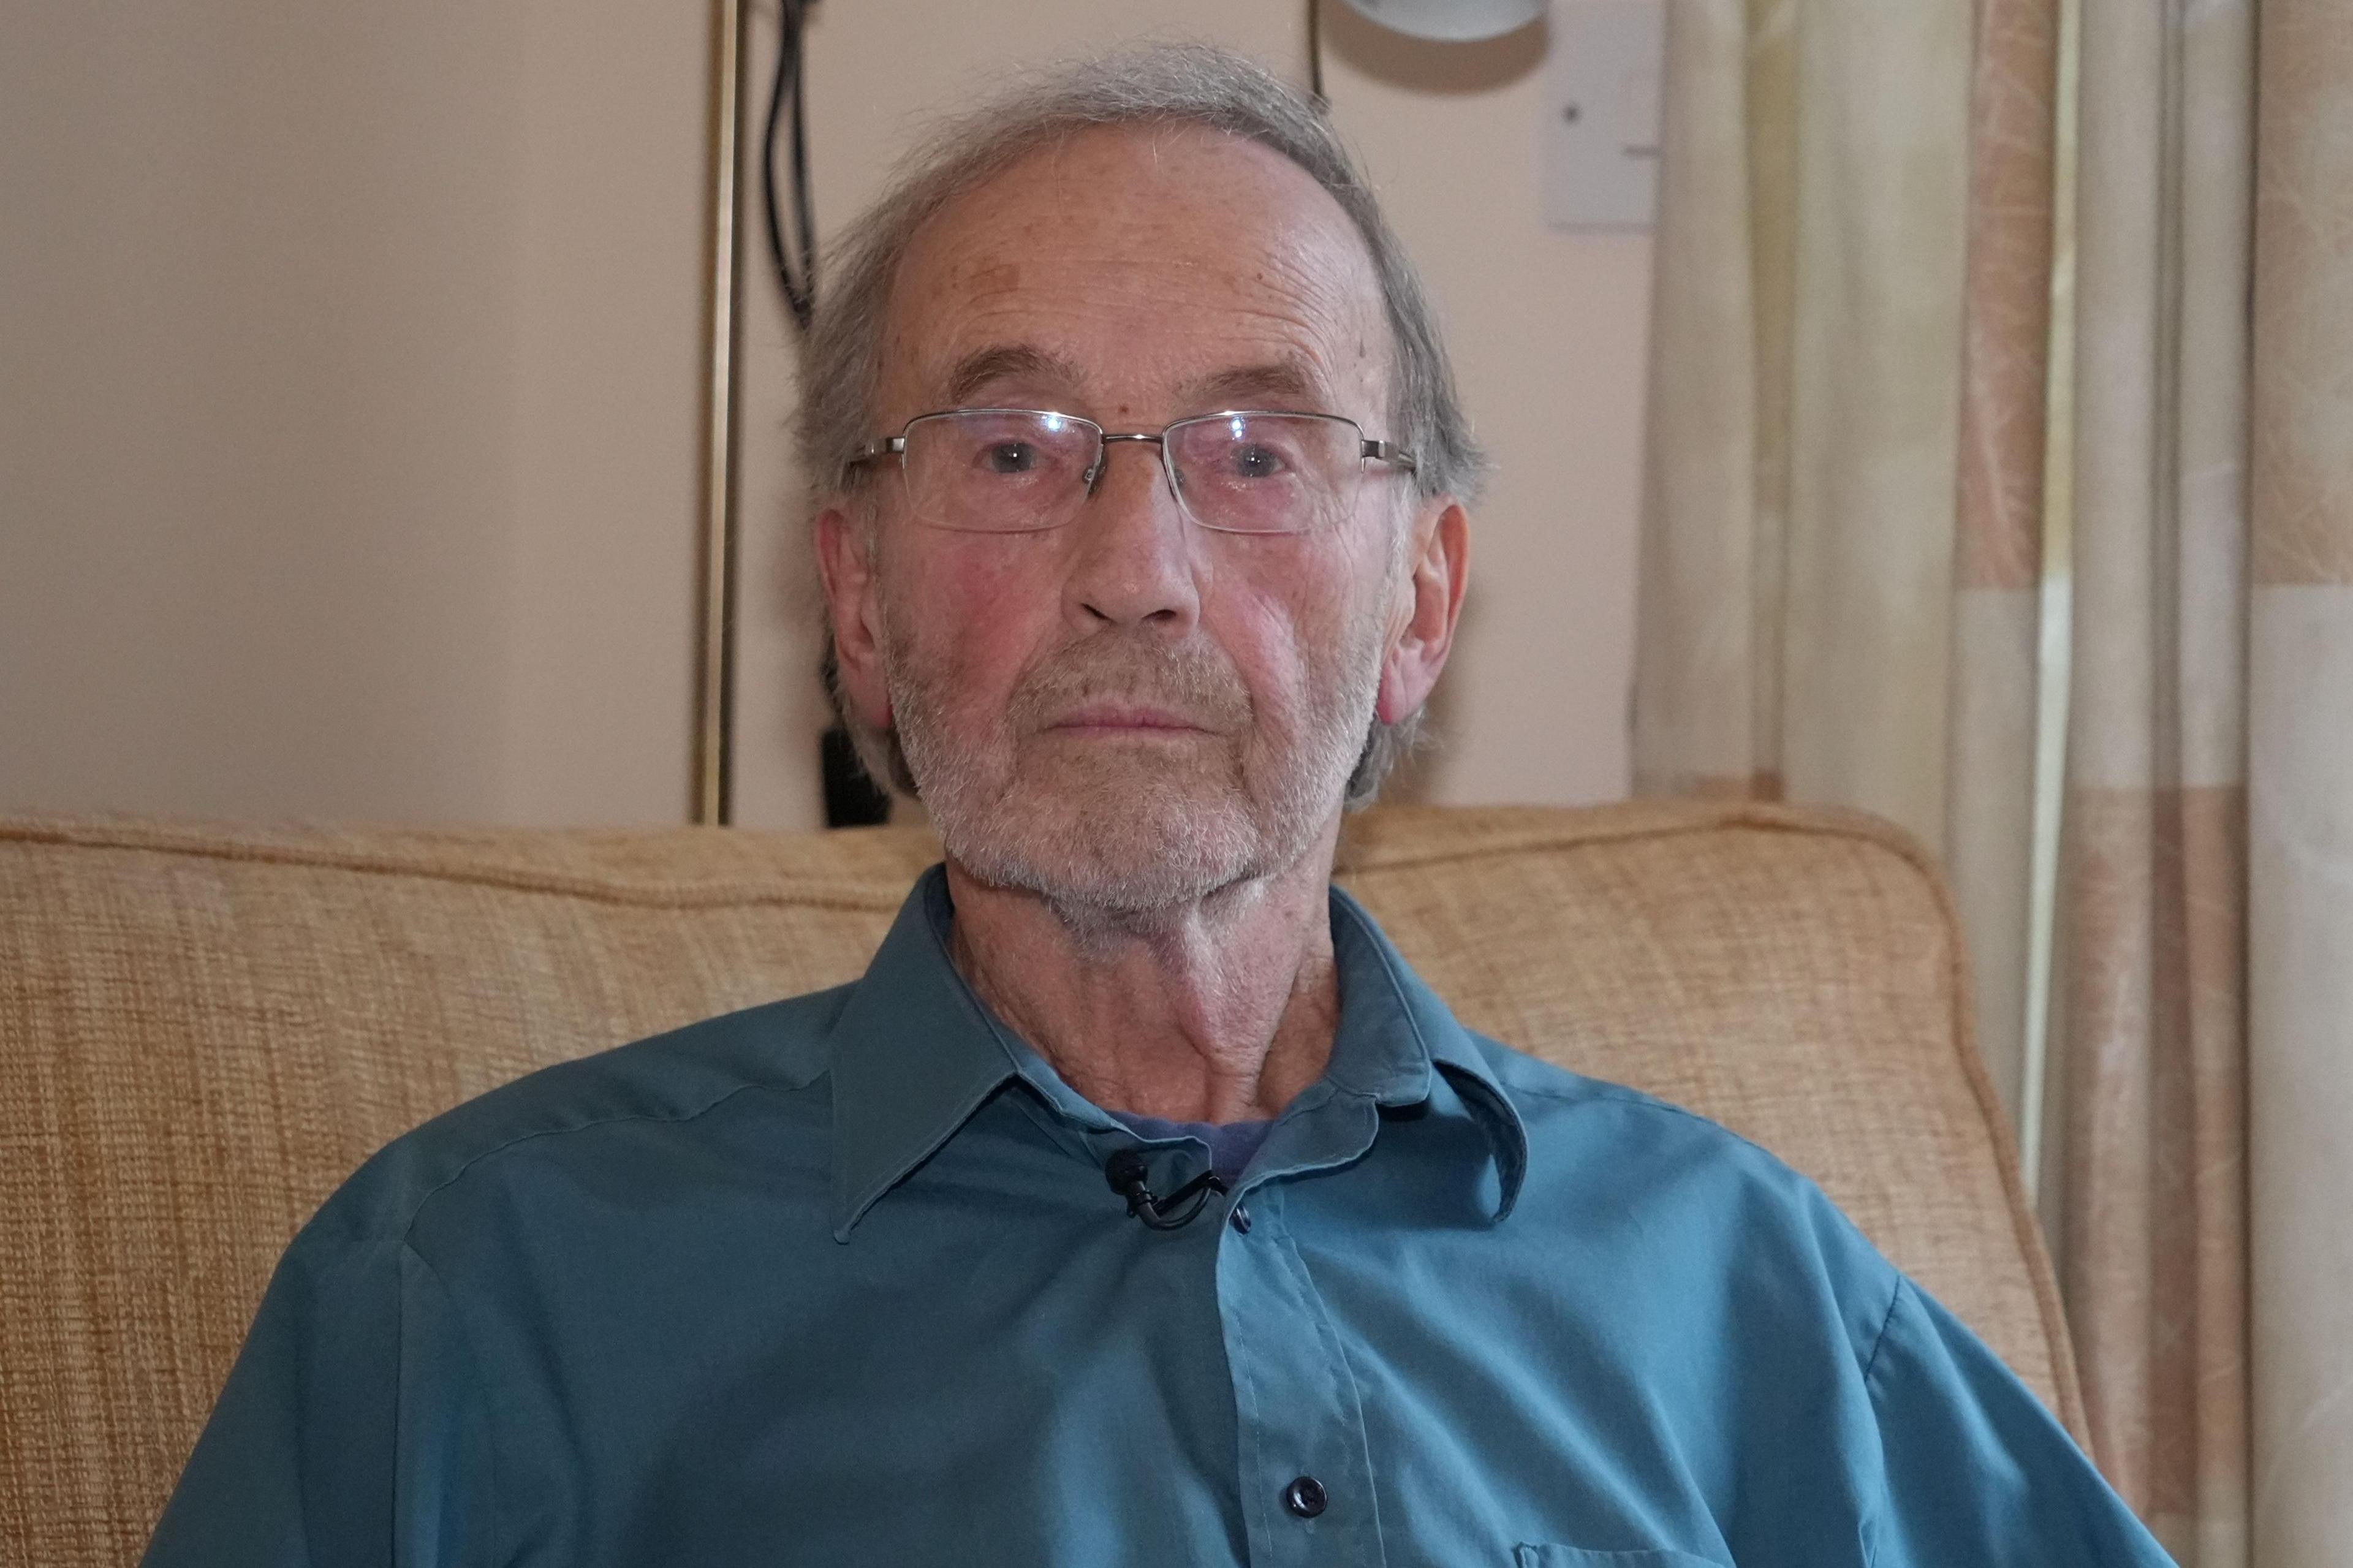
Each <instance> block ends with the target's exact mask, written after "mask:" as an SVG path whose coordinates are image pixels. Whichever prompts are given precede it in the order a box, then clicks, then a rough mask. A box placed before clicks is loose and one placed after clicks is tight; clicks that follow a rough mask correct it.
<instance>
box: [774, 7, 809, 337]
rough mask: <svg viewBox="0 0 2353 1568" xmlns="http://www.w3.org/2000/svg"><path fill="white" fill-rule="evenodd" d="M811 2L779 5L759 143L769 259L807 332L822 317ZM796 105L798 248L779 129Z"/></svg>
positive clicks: (788, 302)
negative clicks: (788, 225)
mask: <svg viewBox="0 0 2353 1568" xmlns="http://www.w3.org/2000/svg"><path fill="white" fill-rule="evenodd" d="M811 3H812V0H776V81H775V83H774V85H772V86H771V87H770V88H769V89H768V125H767V131H766V133H765V135H763V136H762V137H761V138H760V174H761V179H760V190H761V194H762V196H763V197H764V198H765V199H764V205H765V207H766V209H767V216H768V254H769V256H770V257H771V258H774V259H775V261H776V281H777V282H779V283H781V284H783V285H784V289H785V303H786V305H787V306H789V307H790V308H791V310H792V312H793V320H794V321H797V322H799V323H800V326H801V330H802V331H807V330H808V324H809V322H810V321H811V320H812V319H813V318H814V317H815V316H816V314H817V223H816V220H815V219H814V218H812V217H811V216H810V215H809V173H808V99H807V94H806V93H804V92H803V91H802V90H801V23H802V21H803V19H804V18H805V17H806V16H807V11H808V7H809V5H810V4H811ZM787 98H789V99H790V100H792V105H793V146H792V155H793V195H792V202H793V245H792V247H791V248H790V249H789V250H787V249H786V245H785V226H784V219H783V217H782V215H781V214H780V213H779V211H778V204H777V201H776V124H777V121H780V120H782V119H783V118H784V112H785V100H786V99H787Z"/></svg>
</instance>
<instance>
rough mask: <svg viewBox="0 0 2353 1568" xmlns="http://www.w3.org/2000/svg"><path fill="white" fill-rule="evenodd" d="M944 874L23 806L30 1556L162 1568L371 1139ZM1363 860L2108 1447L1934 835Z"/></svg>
mask: <svg viewBox="0 0 2353 1568" xmlns="http://www.w3.org/2000/svg"><path fill="white" fill-rule="evenodd" d="M930 858H932V850H931V846H930V845H929V843H928V842H927V841H926V840H925V839H924V838H923V837H922V836H921V835H920V834H917V833H914V832H911V831H907V830H890V829H886V830H858V831H851V832H844V833H837V834H827V835H791V834H769V833H751V832H743V831H732V830H724V829H677V830H663V831H645V832H620V831H586V830H583V831H566V832H535V831H518V830H476V831H454V830H424V829H369V830H353V829H332V828H327V829H264V828H208V827H195V826H174V825H168V824H156V823H141V822H125V821H91V820H83V821H39V820H15V821H8V820H0V1563H5V1564H12V1565H13V1564H20V1563H21V1564H27V1565H30V1564H39V1565H41V1568H80V1565H83V1564H95V1563H109V1564H113V1563H125V1562H129V1561H131V1560H132V1559H134V1558H135V1557H136V1556H137V1554H138V1552H139V1549H140V1546H141V1544H142V1542H143V1541H144V1539H145V1534H146V1531H147V1530H148V1528H149V1526H150V1524H151V1523H152V1521H153V1519H154V1517H155V1514H156V1512H157V1510H159V1509H160V1508H161V1507H162V1504H163V1500H164V1495H165V1493H166V1491H167V1490H168V1489H169V1488H170V1486H171V1483H172V1479H173V1477H174V1474H175V1473H176V1471H177V1469H178V1468H179V1465H180V1463H181V1460H182V1458H184V1456H185V1454H186V1452H187V1449H188V1447H189V1445H190V1444H191V1442H193V1440H194V1439H195V1434H196V1431H197V1428H198V1427H199V1426H200V1425H201V1424H202V1423H203V1420H204V1417H205V1413H206V1408H207V1407H208V1405H210V1402H211V1400H212V1397H213V1394H214V1392H215V1390H216V1388H217V1387H218V1385H219V1383H220V1380H221V1378H222V1376H223V1374H224V1373H226V1371H227V1366H228V1363H229V1360H230V1358H231V1356H232V1355H233V1354H234V1353H235V1352H236V1349H237V1342H238V1340H239V1338H240V1336H241V1335H242V1333H243V1331H244V1329H245V1325H246V1322H247V1320H248V1316H249V1315H250V1313H251V1312H252V1310H253V1308H254V1305H255V1303H256V1301H257V1300H259V1296H260V1293H261V1289H262V1285H263V1283H264V1281H265V1280H266V1279H267V1278H268V1275H269V1268H270V1266H271V1264H272V1262H273V1261H274V1259H275V1258H277V1255H278V1252H279V1249H280V1247H283V1246H284V1245H285V1243H286V1241H287V1239H288V1238H289V1237H290V1236H291V1235H292V1234H293V1232H294V1230H295V1228H296V1227H297V1226H300V1225H301V1223H302V1221H303V1219H304V1218H305V1217H306V1216H307V1215H309V1214H310V1212H311V1209H312V1208H313V1207H314V1206H315V1205H317V1204H318V1203H319V1201H320V1200H321V1199H322V1198H323V1197H324V1196H325V1195H326V1194H327V1193H328V1192H329V1191H330V1190H332V1188H333V1186H334V1185H335V1184H336V1183H337V1182H338V1181H339V1180H340V1179H341V1178H342V1177H343V1174H344V1173H346V1172H348V1171H349V1170H350V1169H351V1168H352V1167H353V1166H354V1165H355V1164H357V1163H359V1161H360V1160H361V1159H362V1158H363V1157H364V1155H366V1154H367V1153H368V1152H370V1151H371V1150H373V1149H374V1148H375V1147H376V1146H377V1145H379V1144H381V1143H383V1142H385V1140H387V1139H389V1138H391V1137H393V1136H394V1135H396V1133H398V1132H399V1131H401V1130H402V1129H404V1128H406V1127H408V1126H410V1125H412V1124H414V1123H415V1122H417V1121H421V1120H423V1119H424V1118H426V1117H428V1116H430V1115H432V1114H433V1113H434V1112H436V1111H438V1110H441V1109H442V1108H444V1107H446V1106H448V1105H451V1104H453V1103H455V1102H456V1101H458V1100H462V1099H465V1098H466V1097H468V1096H470V1095H473V1094H477V1093H480V1091H482V1090H483V1089H489V1088H490V1087H491V1086H492V1085H494V1084H496V1083H499V1082H501V1080H503V1079H510V1078H512V1077H514V1076H516V1075H517V1074H520V1073H523V1072H527V1071H529V1070H531V1069H532V1068H536V1067H541V1066H543V1065H545V1064H547V1063H550V1062H554V1061H559V1060H562V1059H563V1058H567V1057H575V1056H580V1055H583V1054H585V1053H586V1052H589V1051H596V1050H601V1049H603V1048H604V1047H607V1046H613V1045H618V1044H620V1043H622V1042H624V1041H627V1040H629V1039H632V1038H635V1037H639V1036H642V1035H647V1034H649V1033H652V1032H654V1031H656V1030H659V1029H663V1028H666V1027H669V1026H672V1025H675V1024H679V1023H683V1022H685V1021H686V1020H689V1019H691V1018H695V1017H700V1016H705V1015H709V1014H713V1013H718V1012H723V1011H725V1010H727V1009H730V1008H735V1007H741V1006H744V1005H749V1004H752V1003H755V1002H759V1001H763V1000H765V999H767V998H770V997H775V996H778V995H784V994H791V993H794V992H798V991H803V990H807V989H810V988H812V987H816V986H821V985H828V984H834V983H836V982H839V981H841V980H844V979H847V978H849V977H850V976H852V975H854V974H856V973H858V972H859V970H860V968H861V967H862V965H863V963H864V962H865V959H866V955H867V954H868V952H870V951H871V949H872V948H873V946H874V945H875V944H876V942H879V941H880V939H881V934H882V932H883V931H884V929H885V927H886V926H887V924H888V922H889V921H890V918H891V915H892V911H893V910H895V909H896V907H897V905H898V903H899V900H900V898H901V895H902V893H903V891H904V890H905V889H906V887H907V885H908V883H909V881H910V880H911V879H913V876H914V875H915V873H916V871H917V870H918V869H920V868H922V867H923V865H925V864H926V863H928V861H929V860H930ZM1342 869H1343V880H1344V881H1345V884H1346V885H1347V886H1348V887H1349V888H1350V889H1352V890H1354V891H1355V892H1356V894H1357V895H1358V896H1359V897H1360V898H1362V899H1363V900H1364V901H1365V902H1366V904H1367V905H1368V906H1369V907H1370V908H1371V909H1372V910H1373V911H1374V913H1375V914H1376V915H1377V917H1378V918H1379V919H1380V920H1381V921H1382V922H1383V923H1384V925H1385V926H1386V927H1387V929H1388V931H1389V933H1390V934H1391V936H1392V937H1393V938H1394V939H1395V940H1396V942H1397V943H1398V947H1399V948H1401V949H1402V950H1403V951H1404V952H1405V954H1406V956H1407V958H1408V959H1409V960H1410V961H1411V962H1412V963H1414V964H1415V965H1417V966H1418V967H1419V969H1420V971H1421V973H1423V975H1424V976H1426V977H1427V978H1428V979H1429V980H1430V982H1431V984H1434V985H1435V986H1436V987H1437V988H1438V990H1439V992H1440V994H1443V995H1445V996H1446V997H1448V998H1449V999H1450V1000H1451V1002H1452V1003H1453V1004H1454V1005H1455V1007H1456V1009H1457V1011H1458V1012H1459V1013H1460V1014H1461V1016H1462V1018H1463V1019H1464V1020H1465V1021H1466V1022H1467V1023H1469V1024H1470V1025H1472V1026H1473V1027H1475V1028H1478V1029H1482V1030H1484V1031H1486V1032H1487V1033H1489V1034H1492V1035H1494V1036H1496V1037H1500V1038H1502V1039H1504V1040H1506V1041H1509V1042H1512V1043H1513V1044H1515V1045H1518V1046H1520V1047H1523V1048H1525V1049H1527V1050H1530V1051H1533V1052H1535V1053H1536V1054H1538V1055H1540V1056H1543V1057H1546V1058H1550V1059H1551V1060H1553V1061H1556V1062H1559V1063H1561V1064H1563V1065H1564V1066H1567V1067H1569V1068H1575V1069H1576V1070H1577V1071H1580V1072H1586V1073H1590V1074H1594V1075H1597V1076H1599V1077H1603V1078H1609V1079H1616V1080H1619V1081H1620V1082H1625V1083H1630V1084H1634V1085H1637V1086H1639V1087H1641V1088H1642V1089H1649V1090H1651V1091H1652V1092H1654V1093H1656V1094H1659V1095H1662V1096H1664V1097H1665V1098H1667V1099H1669V1100H1675V1101H1677V1102H1679V1103H1681V1104H1683V1105H1687V1106H1691V1107H1693V1108H1694V1109H1696V1110H1701V1111H1703V1112H1704V1113H1706V1114H1707V1115H1710V1116H1713V1117H1715V1118H1716V1119H1717V1120H1719V1121H1724V1122H1725V1123H1727V1124H1728V1125H1730V1126H1731V1127H1733V1128H1735V1129H1736V1130H1738V1131H1741V1132H1743V1133H1746V1135H1747V1136H1749V1137H1751V1138H1753V1139H1755V1140H1756V1141H1757V1142H1760V1143H1762V1144H1764V1145H1765V1146H1766V1147H1767V1148H1769V1149H1771V1150H1773V1151H1774V1152H1776V1153H1778V1154H1779V1155H1780V1156H1781V1157H1782V1158H1784V1159H1786V1160H1788V1162H1789V1163H1791V1164H1793V1165H1795V1166H1797V1167H1798V1168H1799V1170H1801V1171H1804V1172H1805V1173H1808V1174H1810V1175H1811V1176H1812V1177H1814V1178H1815V1180H1817V1181H1818V1182H1820V1184H1822V1186H1823V1187H1825V1188H1826V1189H1828V1191H1829V1192H1830V1194H1831V1196H1832V1197H1833V1198H1835V1199H1836V1200H1837V1201H1838V1202H1839V1203H1840V1204H1841V1205H1843V1206H1844V1207H1845V1209H1846V1210H1847V1212H1848V1213H1849V1214H1851V1215H1853V1216H1854V1218H1855V1219H1856V1220H1857V1221H1858V1222H1859V1223H1860V1224H1861V1225H1862V1228H1863V1229H1864V1230H1865V1231H1867V1232H1868V1233H1869V1234H1870V1235H1871V1236H1872V1237H1873V1238H1874V1239H1875V1240H1876V1241H1877V1242H1878V1244H1879V1245H1880V1247H1882V1248H1883V1249H1884V1250H1885V1251H1886V1252H1887V1253H1889V1254H1890V1255H1891V1256H1892V1257H1893V1258H1894V1259H1895V1260H1896V1262H1897V1263H1899V1264H1901V1265H1902V1266H1903V1267H1904V1268H1906V1269H1908V1270H1909V1271H1910V1272H1911V1273H1912V1274H1913V1275H1914V1277H1915V1278H1916V1279H1919V1280H1920V1281H1922V1282H1923V1283H1924V1284H1926V1286H1927V1287H1928V1289H1930V1290H1932V1291H1933V1292H1935V1293H1936V1295H1937V1296H1939V1297H1941V1298H1942V1299H1943V1300H1945V1301H1946V1302H1947V1304H1949V1305H1950V1306H1951V1307H1953V1308H1954V1309H1955V1310H1957V1312H1958V1313H1959V1314H1960V1316H1961V1317H1962V1318H1964V1319H1965V1320H1967V1321H1968V1322H1969V1323H1970V1324H1972V1325H1973V1326H1974V1327H1975V1328H1976V1329H1977V1330H1978V1332H1979V1333H1981V1334H1982V1335H1984V1337H1985V1338H1986V1339H1987V1340H1988V1341H1989V1342H1991V1344H1992V1345H1993V1347H1994V1348H1995V1349H1996V1350H1997V1351H1998V1352H2000V1353H2001V1355H2002V1356H2003V1357H2004V1358H2005V1359H2006V1360H2007V1361H2008V1362H2009V1363H2010V1365H2011V1366H2013V1367H2014V1368H2016V1369H2017V1370H2018V1372H2019V1373H2021V1375H2022V1376H2023V1377H2024V1378H2025V1379H2026V1381H2027V1382H2028V1383H2029V1384H2031V1385H2032V1386H2033V1387H2034V1388H2035V1389H2036V1390H2037V1391H2038V1392H2039V1393H2040V1394H2042V1396H2043V1398H2044V1399H2045V1400H2046V1401H2047V1402H2048V1403H2049V1404H2050V1405H2052V1407H2053V1408H2054V1409H2055V1410H2056V1411H2057V1412H2058V1413H2059V1415H2061V1417H2062V1418H2063V1420H2064V1421H2065V1422H2066V1423H2067V1425H2068V1426H2070V1428H2072V1429H2073V1430H2074V1431H2075V1432H2076V1434H2077V1435H2078V1436H2079V1437H2080V1436H2081V1435H2082V1433H2083V1417H2082V1411H2081V1405H2080V1403H2079V1400H2078V1396H2077V1393H2076V1388H2075V1383H2074V1374H2073V1365H2072V1363H2071V1361H2070V1357H2069V1352H2068V1345H2067V1340H2066V1334H2065V1327H2064V1324H2063V1321H2062V1320H2061V1316H2060V1311H2059V1306H2058V1300H2057V1296H2056V1293H2055V1292H2054V1290H2053V1289H2052V1279H2051V1271H2050V1267H2049V1265H2048V1263H2047V1261H2046V1260H2045V1258H2044V1257H2043V1255H2042V1250H2041V1247H2040V1245H2039V1243H2038V1241H2037V1239H2036V1232H2035V1229H2034V1226H2033V1225H2032V1223H2031V1220H2030V1218H2029V1217H2028V1214H2027V1210H2026V1208H2025V1206H2024V1205H2023V1203H2022V1201H2021V1193H2020V1188H2019V1183H2018V1177H2017V1170H2016V1163H2015V1160H2014V1158H2013V1156H2012V1153H2011V1151H2010V1142H2009V1138H2008V1135H2007V1133H2006V1132H2005V1131H2004V1124H2003V1121H2002V1119H2001V1117H2000V1110H1999V1107H1998V1106H1997V1104H1996V1102H1995V1100H1994V1097H1993V1094H1992V1092H1991V1090H1990V1089H1989V1085H1988V1081H1987V1078H1986V1074H1985V1071H1984V1069H1983V1068H1982V1067H1981V1065H1980V1064H1979V1062H1978V1056H1977V1052H1976V1049H1975V1047H1974V1046H1973V1044H1972V1042H1971V1037H1970V1026H1969V1017H1968V1004H1967V997H1968V987H1967V984H1966V983H1965V975H1964V973H1963V970H1962V955H1961V949H1960V943H1959V939H1958V935H1957V931H1956V928H1955V924H1954V917H1953V910H1952V906H1951V904H1950V902H1949V900H1947V896H1946V894H1945V891H1944V889H1943V888H1942V886H1941V885H1940V884H1939V882H1938V880H1937V878H1936V873H1935V871H1934V870H1933V869H1932V868H1931V867H1930V865H1929V864H1928V862H1927V860H1926V858H1924V857H1923V855H1922V854H1921V853H1920V851H1919V850H1918V849H1917V848H1916V847H1914V846H1913V845H1912V844H1911V843H1910V842H1909V841H1908V840H1906V839H1905V838H1903V837H1901V836H1900V835H1897V834H1895V833H1894V831H1893V830H1891V829H1888V828H1886V827H1884V826H1881V825H1879V824H1877V823H1874V822H1873V821H1870V820H1868V819H1865V818H1861V817H1855V816H1832V815H1827V814H1822V813H1809V812H1799V811H1794V810H1783V809H1774V808H1767V807H1759V806H1733V805H1627V806H1616V807H1609V808H1604V809H1599V810H1591V811H1566V810H1550V809H1509V810H1441V809H1395V808H1392V809H1384V810H1380V811H1376V812H1373V813H1370V814H1367V815H1366V816H1363V817H1361V818H1358V819H1356V821H1355V822H1353V823H1352V824H1351V828H1350V832H1349V835H1348V839H1347V843H1346V846H1345V854H1344V858H1343V868H1342Z"/></svg>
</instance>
